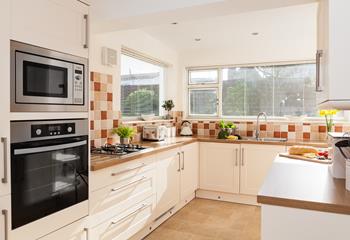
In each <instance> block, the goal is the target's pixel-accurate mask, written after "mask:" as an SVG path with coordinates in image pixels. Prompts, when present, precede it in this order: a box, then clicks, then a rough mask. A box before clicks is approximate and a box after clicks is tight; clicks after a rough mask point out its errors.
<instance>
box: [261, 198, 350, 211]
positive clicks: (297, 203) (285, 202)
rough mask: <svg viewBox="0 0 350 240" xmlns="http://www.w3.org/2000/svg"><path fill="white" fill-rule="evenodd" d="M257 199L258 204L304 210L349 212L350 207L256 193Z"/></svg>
mask: <svg viewBox="0 0 350 240" xmlns="http://www.w3.org/2000/svg"><path fill="white" fill-rule="evenodd" d="M257 201H258V203H260V204H267V205H274V206H281V207H289V208H299V209H305V210H314V211H320V212H330V213H338V214H350V207H349V206H344V205H339V204H331V203H322V202H310V201H303V200H297V199H287V198H279V197H271V196H263V195H258V197H257Z"/></svg>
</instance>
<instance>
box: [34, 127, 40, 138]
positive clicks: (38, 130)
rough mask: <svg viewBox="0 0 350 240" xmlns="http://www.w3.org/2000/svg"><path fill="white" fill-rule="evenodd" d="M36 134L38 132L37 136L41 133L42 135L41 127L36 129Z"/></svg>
mask: <svg viewBox="0 0 350 240" xmlns="http://www.w3.org/2000/svg"><path fill="white" fill-rule="evenodd" d="M35 134H36V135H37V136H40V135H41V129H40V128H38V129H37V130H36V131H35Z"/></svg>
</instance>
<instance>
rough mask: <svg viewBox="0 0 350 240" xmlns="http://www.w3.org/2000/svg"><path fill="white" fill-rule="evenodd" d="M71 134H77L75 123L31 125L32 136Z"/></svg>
mask: <svg viewBox="0 0 350 240" xmlns="http://www.w3.org/2000/svg"><path fill="white" fill-rule="evenodd" d="M69 134H75V123H62V124H38V125H32V126H31V136H32V138H35V137H50V136H58V135H69Z"/></svg>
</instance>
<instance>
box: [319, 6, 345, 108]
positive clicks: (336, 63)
mask: <svg viewBox="0 0 350 240" xmlns="http://www.w3.org/2000/svg"><path fill="white" fill-rule="evenodd" d="M349 8H350V2H349V1H347V0H337V1H331V0H321V1H319V8H318V33H317V45H318V46H317V48H318V52H319V53H320V54H319V55H318V58H317V60H319V68H318V70H317V72H318V73H319V78H318V80H317V81H316V88H317V89H316V91H317V101H318V104H319V105H320V107H321V108H337V109H350V96H349V92H348V89H349V88H350V81H349V80H348V76H349V74H350V68H349V67H348V56H349V55H350V45H349V41H350V28H348V27H346V24H347V23H348V22H349V21H350V15H349V14H348V9H349ZM320 51H322V53H321V52H320ZM317 62H318V61H317Z"/></svg>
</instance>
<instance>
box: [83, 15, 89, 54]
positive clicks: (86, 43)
mask: <svg viewBox="0 0 350 240" xmlns="http://www.w3.org/2000/svg"><path fill="white" fill-rule="evenodd" d="M84 20H85V43H84V45H83V46H84V48H89V15H88V14H84Z"/></svg>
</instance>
